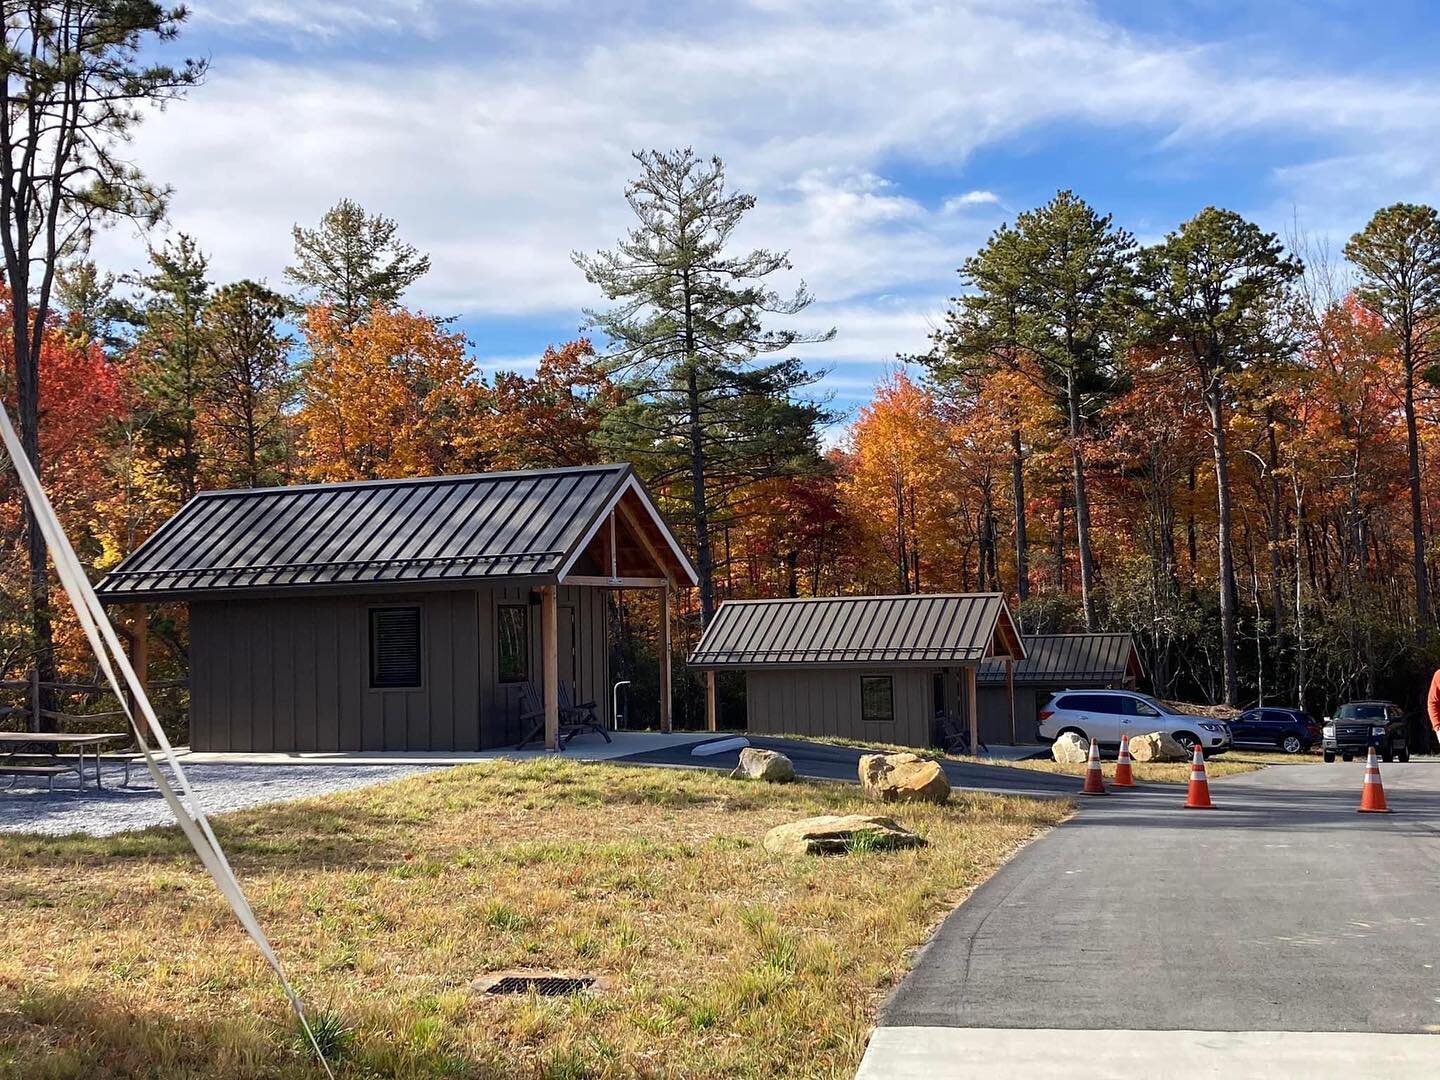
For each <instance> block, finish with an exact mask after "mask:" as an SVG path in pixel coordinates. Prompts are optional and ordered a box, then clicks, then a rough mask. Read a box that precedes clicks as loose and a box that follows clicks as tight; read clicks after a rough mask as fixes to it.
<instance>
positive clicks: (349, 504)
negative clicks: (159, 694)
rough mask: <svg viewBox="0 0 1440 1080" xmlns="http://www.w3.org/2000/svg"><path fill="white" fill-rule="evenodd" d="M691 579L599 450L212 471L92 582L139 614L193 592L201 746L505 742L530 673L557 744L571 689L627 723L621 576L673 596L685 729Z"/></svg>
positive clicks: (522, 713) (552, 743) (659, 527)
mask: <svg viewBox="0 0 1440 1080" xmlns="http://www.w3.org/2000/svg"><path fill="white" fill-rule="evenodd" d="M695 581H696V577H695V571H694V568H693V567H692V566H691V564H690V561H689V560H688V559H687V558H686V556H685V553H684V552H683V550H682V549H681V546H680V544H679V543H678V542H677V540H676V538H675V536H674V534H673V533H672V532H671V530H670V528H669V527H668V526H667V525H666V523H665V521H664V518H663V517H662V516H661V514H660V512H659V510H658V508H657V507H656V505H655V503H654V501H653V500H652V499H651V497H650V495H649V494H648V492H647V491H646V490H645V487H644V485H643V484H641V482H640V481H639V479H638V478H637V477H636V476H635V474H634V472H633V470H632V469H631V468H630V466H628V465H597V466H587V467H577V468H561V469H533V470H526V471H520V472H496V473H482V474H478V475H470V476H434V477H421V478H412V479H399V480H375V481H365V482H357V483H333V484H309V485H300V486H294V487H281V488H264V489H253V490H237V491H210V492H204V493H202V494H200V495H198V496H196V497H195V498H194V499H193V500H191V501H190V502H189V503H188V504H187V505H186V506H185V507H183V508H182V509H181V510H180V511H179V513H177V514H176V515H175V516H174V517H173V518H171V519H170V521H168V522H167V523H166V524H165V525H163V526H162V527H161V528H160V529H159V530H157V531H156V532H155V534H154V535H153V536H151V537H150V538H149V539H148V540H146V541H145V542H144V543H143V544H141V545H140V547H139V548H137V549H136V550H135V551H134V552H133V553H132V554H131V555H130V556H129V557H128V558H126V559H125V560H124V561H123V562H121V563H120V564H119V565H118V566H116V567H115V569H113V570H112V571H111V572H110V573H109V574H107V575H106V576H105V578H104V579H103V580H102V581H101V582H100V583H99V585H98V586H97V590H96V591H97V593H98V594H99V596H100V598H101V599H102V600H103V601H104V602H105V603H106V604H107V605H120V606H123V607H124V608H127V609H129V610H128V614H129V620H128V621H129V625H130V626H131V627H132V628H140V629H143V628H144V626H145V625H146V619H145V617H144V611H145V607H146V606H147V605H151V604H159V603H173V602H179V603H183V604H185V605H187V606H188V608H189V623H190V657H189V661H190V745H191V747H192V748H193V749H195V750H209V751H252V752H253V751H275V752H301V751H345V750H363V751H376V750H385V751H394V750H456V751H464V750H483V749H488V748H493V747H503V746H510V745H514V744H517V743H519V742H520V741H521V740H522V739H524V738H525V737H526V735H527V734H528V733H529V731H531V730H532V729H533V728H534V727H535V725H536V723H537V721H536V718H535V717H534V716H528V717H527V715H526V702H527V691H528V695H529V696H528V700H529V701H530V702H531V703H532V704H533V702H534V701H535V699H536V697H537V696H538V698H539V699H540V700H541V702H542V710H541V711H542V714H543V716H542V720H541V722H543V734H544V743H545V745H546V746H547V747H548V748H549V749H552V750H554V749H559V748H560V741H559V724H560V710H561V694H562V693H565V692H568V693H569V694H570V695H571V700H572V701H574V702H576V703H580V702H591V701H593V702H594V703H595V706H596V711H597V713H598V719H599V720H600V721H601V722H602V723H603V724H604V725H605V726H613V721H612V718H611V717H610V715H609V714H610V710H611V678H610V638H609V627H610V617H609V610H608V604H607V597H608V596H609V594H610V593H611V592H612V591H613V590H616V589H643V590H649V591H650V592H651V593H652V594H654V595H655V597H656V600H657V603H658V605H659V608H660V619H659V625H660V626H661V631H662V638H663V641H662V648H661V652H660V670H661V700H660V721H661V726H662V728H664V729H666V730H668V729H669V726H670V717H671V711H670V710H671V700H670V698H671V673H670V662H669V656H670V649H669V641H670V633H671V610H672V602H671V598H672V594H673V593H674V591H675V590H676V589H677V588H679V587H689V586H692V585H694V584H695ZM135 644H136V645H137V649H136V651H137V653H138V654H139V655H141V656H143V655H144V647H143V641H137V642H136V643H135ZM562 684H563V685H562ZM531 711H532V712H533V709H532V710H531Z"/></svg>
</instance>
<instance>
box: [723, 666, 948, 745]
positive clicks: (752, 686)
mask: <svg viewBox="0 0 1440 1080" xmlns="http://www.w3.org/2000/svg"><path fill="white" fill-rule="evenodd" d="M877 675H878V676H881V677H889V678H891V679H893V687H894V695H895V697H894V702H895V719H894V721H892V722H890V723H885V722H879V723H875V722H871V723H866V722H865V721H864V720H863V719H862V716H861V708H860V680H861V678H863V677H865V676H877ZM934 675H935V672H932V671H930V670H928V669H918V670H917V669H899V670H896V669H868V668H856V669H853V670H845V671H834V670H821V669H813V668H812V669H809V670H806V671H793V672H791V671H751V672H748V673H747V674H746V677H745V717H746V721H747V727H748V729H749V730H750V731H753V732H755V733H757V734H769V735H812V736H813V735H833V736H839V737H841V738H845V739H856V740H859V741H861V742H883V743H896V744H898V745H901V746H928V745H929V744H930V740H931V734H930V727H931V721H932V719H933V717H934V703H933V691H932V689H931V688H932V685H933V679H934Z"/></svg>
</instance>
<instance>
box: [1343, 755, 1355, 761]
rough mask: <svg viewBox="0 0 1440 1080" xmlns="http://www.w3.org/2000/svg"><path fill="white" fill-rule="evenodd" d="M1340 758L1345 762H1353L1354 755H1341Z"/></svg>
mask: <svg viewBox="0 0 1440 1080" xmlns="http://www.w3.org/2000/svg"><path fill="white" fill-rule="evenodd" d="M1340 756H1341V757H1342V758H1343V759H1344V760H1346V761H1354V760H1355V755H1354V754H1341V755H1340Z"/></svg>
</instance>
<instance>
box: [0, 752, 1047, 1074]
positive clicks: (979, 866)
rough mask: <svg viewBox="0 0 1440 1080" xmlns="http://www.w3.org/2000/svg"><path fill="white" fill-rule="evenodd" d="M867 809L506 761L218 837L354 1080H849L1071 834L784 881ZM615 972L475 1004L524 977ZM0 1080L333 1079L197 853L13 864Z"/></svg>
mask: <svg viewBox="0 0 1440 1080" xmlns="http://www.w3.org/2000/svg"><path fill="white" fill-rule="evenodd" d="M867 805H868V804H865V803H863V802H862V801H861V799H860V797H859V794H858V791H857V789H856V788H854V787H852V786H848V785H840V784H825V783H814V784H808V783H799V784H792V785H785V786H771V785H760V784H744V783H740V782H737V781H731V780H728V779H726V778H724V777H723V776H719V775H716V774H712V773H708V772H698V771H697V772H689V771H672V770H661V769H638V768H620V767H616V766H609V765H584V764H578V763H569V762H558V761H534V762H526V763H523V764H511V763H489V764H484V765H475V766H467V767H463V768H456V769H450V770H446V771H443V772H437V773H433V774H429V775H425V776H420V777H413V778H410V779H406V780H402V781H397V782H395V783H391V784H386V785H383V786H378V787H373V788H368V789H364V790H361V791H355V792H349V793H346V794H343V795H337V796H331V797H328V798H325V799H317V800H310V801H305V802H297V803H289V804H284V805H279V806H273V807H269V808H264V809H258V810H252V811H245V812H242V813H238V814H233V815H229V816H227V817H225V818H223V819H221V820H220V821H219V822H218V824H217V832H218V833H219V835H220V838H221V840H222V842H223V843H224V844H225V846H226V848H227V850H228V852H229V854H230V856H231V859H232V861H233V863H234V865H235V869H236V871H237V873H238V874H239V876H240V878H241V880H242V881H243V882H244V884H245V886H246V888H247V890H248V892H249V895H250V897H251V899H252V901H253V902H254V904H255V907H256V909H257V911H258V913H259V915H260V918H261V921H262V922H263V923H264V925H265V926H266V927H267V929H268V930H269V932H270V934H271V936H272V938H273V939H274V941H275V944H276V946H277V948H278V950H279V952H280V954H281V956H282V957H283V958H284V960H285V962H286V963H287V965H288V967H289V971H290V974H291V977H292V979H293V980H294V982H295V983H296V985H297V986H298V987H299V989H300V991H301V994H302V996H303V997H304V998H305V999H306V1001H307V1002H308V1003H309V1004H310V1007H311V1009H312V1011H313V1012H314V1013H315V1014H316V1015H317V1016H321V1017H323V1018H325V1019H326V1020H327V1022H329V1023H331V1024H333V1025H334V1026H336V1027H338V1028H340V1029H342V1031H341V1034H340V1035H339V1036H338V1037H337V1041H338V1042H340V1043H342V1044H343V1045H344V1047H345V1049H344V1053H343V1054H342V1055H341V1060H340V1069H339V1072H340V1074H341V1075H343V1076H348V1077H379V1076H387V1077H388V1076H399V1077H435V1076H453V1077H462V1076H463V1077H514V1076H521V1077H525V1076H533V1077H544V1078H547V1080H561V1078H579V1077H618V1076H649V1077H662V1076H663V1077H671V1076H676V1077H736V1076H745V1077H782V1076H784V1077H792V1076H813V1077H831V1076H834V1077H839V1076H849V1075H851V1074H852V1073H853V1070H854V1068H855V1066H856V1063H857V1061H858V1059H859V1057H860V1054H861V1052H862V1049H863V1044H864V1039H865V1034H866V1031H867V1028H868V1026H869V1025H870V1024H871V1022H872V1021H873V1017H874V1011H875V1008H876V1005H877V1003H878V1001H879V999H880V997H881V996H882V995H883V994H884V993H885V992H886V991H887V989H888V988H890V987H891V986H892V985H893V984H894V983H895V981H896V980H897V979H898V978H899V977H900V975H901V974H902V973H903V971H904V968H905V965H906V953H907V950H909V949H911V948H912V947H914V946H916V945H918V944H919V943H920V942H921V941H922V940H923V939H924V938H925V937H926V935H927V934H928V932H929V930H930V929H931V927H932V926H933V925H934V923H935V922H936V921H937V920H938V919H939V918H940V917H941V915H942V914H943V913H944V912H946V911H947V910H948V909H950V908H951V907H952V906H953V905H955V904H956V903H957V902H959V901H960V900H961V899H962V898H963V897H964V896H965V895H966V893H967V892H968V891H969V890H970V889H972V888H973V887H974V886H975V885H976V884H978V883H979V882H980V881H982V880H984V879H985V878H986V877H987V876H989V875H990V874H991V873H992V872H993V871H994V870H995V868H996V867H997V866H998V865H999V864H1000V863H1001V862H1002V861H1003V860H1004V859H1005V858H1006V857H1008V855H1009V854H1010V853H1011V852H1013V851H1014V850H1015V848H1016V847H1017V846H1019V845H1020V844H1022V843H1024V842H1025V841H1026V840H1027V839H1029V838H1030V837H1032V836H1033V835H1035V833H1036V832H1037V831H1038V830H1041V829H1043V828H1045V827H1047V826H1049V825H1051V824H1053V823H1055V822H1056V821H1058V820H1060V819H1061V818H1062V817H1064V816H1065V815H1066V814H1067V813H1068V812H1069V809H1070V807H1069V805H1068V804H1066V803H1061V802H1054V801H1039V800H1027V799H1019V798H1001V797H990V796H976V795H958V796H957V797H956V799H955V800H954V802H952V803H951V804H950V805H949V806H946V807H943V808H941V807H914V808H911V807H906V808H904V809H900V810H898V811H896V816H898V817H899V818H900V819H901V821H902V822H904V823H905V824H906V825H908V826H910V827H911V828H914V829H916V830H918V831H919V832H921V833H923V834H924V835H925V836H926V837H927V838H928V839H929V841H930V842H929V845H928V846H926V847H924V848H920V849H917V850H913V851H900V852H854V853H851V854H848V855H845V856H839V857H833V858H807V859H803V860H800V861H797V862H785V861H782V860H779V859H776V858H773V857H771V856H769V855H768V854H766V853H765V852H764V851H763V849H761V848H760V846H759V840H760V838H761V837H762V836H763V834H764V832H765V830H766V829H768V828H769V827H770V826H772V825H775V824H778V823H780V822H782V821H786V820H790V819H792V818H796V817H800V816H805V815H809V814H816V813H826V812H848V811H854V810H859V809H862V808H864V807H865V806H867ZM512 967H524V968H550V969H562V970H569V971H588V972H594V973H598V974H602V975H604V976H606V977H608V979H609V980H610V982H611V987H612V988H611V989H610V990H608V991H606V992H603V993H599V994H596V995H594V996H588V997H578V998H569V999H541V998H535V997H521V998H482V997H477V996H476V995H474V994H473V993H472V992H471V991H470V990H469V988H468V987H469V984H470V982H471V981H472V980H473V979H475V978H476V977H477V976H480V975H482V974H485V973H487V972H492V971H496V970H500V969H505V968H512ZM0 1075H6V1076H15V1077H21V1076H23V1077H27V1078H31V1077H35V1078H61V1077H82V1076H83V1077H139V1076H145V1077H152V1076H154V1077H166V1078H172V1077H226V1078H231V1077H240V1078H243V1077H302V1076H303V1077H310V1076H314V1075H317V1073H316V1070H315V1069H314V1068H313V1066H312V1065H311V1064H310V1063H309V1062H308V1061H307V1059H306V1057H305V1055H304V1053H303V1052H302V1050H301V1049H300V1048H299V1046H298V1045H297V1043H296V1040H295V1036H294V1029H293V1025H292V1024H291V1021H290V1019H289V1016H288V1013H287V1010H286V1007H285V1005H284V1004H283V1002H282V1000H281V998H280V996H279V994H278V992H277V990H276V988H275V985H274V982H273V979H272V978H271V976H270V975H269V973H268V972H267V970H266V969H265V968H264V967H263V965H262V963H261V961H260V959H259V958H258V956H257V955H256V953H255V951H254V949H253V948H252V946H251V945H250V944H249V942H248V941H247V940H246V939H245V937H244V936H243V934H242V933H241V931H240V930H239V929H238V927H237V926H236V925H235V923H234V921H233V919H232V918H231V916H230V915H229V913H228V912H227V910H226V909H225V907H224V905H223V904H222V902H221V901H220V900H219V898H218V897H217V895H216V894H215V890H214V889H213V887H212V886H211V885H210V883H209V881H208V880H207V879H206V877H205V876H204V874H203V872H202V871H200V870H199V869H198V867H197V864H196V860H195V858H194V856H193V855H192V854H191V853H190V851H189V849H188V847H187V846H186V844H185V841H184V840H183V838H182V837H181V836H180V834H179V833H178V830H175V829H173V828H172V829H155V830H150V831H148V832H146V833H141V834H131V835H128V836H121V837H113V838H108V839H91V838H83V837H80V838H65V839H45V838H26V837H13V836H12V837H7V838H3V839H0Z"/></svg>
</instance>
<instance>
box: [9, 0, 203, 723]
mask: <svg viewBox="0 0 1440 1080" xmlns="http://www.w3.org/2000/svg"><path fill="white" fill-rule="evenodd" d="M185 18H186V11H185V9H184V8H183V7H174V8H169V7H165V6H163V5H162V4H159V3H154V2H151V0H54V2H51V3H44V4H41V3H27V4H14V3H7V4H6V5H5V44H4V48H3V50H0V68H3V73H4V79H3V80H0V247H3V249H4V257H5V266H4V272H5V282H6V285H7V286H8V288H9V290H10V296H11V304H10V312H9V314H10V351H11V356H12V357H13V358H14V364H15V392H16V393H15V396H16V399H17V404H18V406H19V408H18V412H19V420H20V441H21V444H22V446H23V447H24V450H25V456H26V457H28V458H29V459H30V463H31V464H32V465H33V466H34V467H35V471H36V472H37V473H39V474H41V475H42V476H43V464H44V463H43V462H42V461H41V456H40V401H41V397H42V393H41V387H40V368H41V363H40V352H41V348H42V346H43V344H44V340H45V335H46V333H47V332H48V330H49V327H50V318H51V304H52V301H53V299H54V289H55V278H56V274H57V273H58V271H59V268H60V263H61V260H63V259H66V258H70V257H73V256H74V255H76V254H77V253H83V252H84V251H85V250H86V248H87V246H88V243H89V240H90V237H91V235H92V234H93V232H94V230H95V229H96V228H97V227H99V226H100V225H103V224H105V223H106V222H107V221H114V220H116V219H128V220H132V221H137V222H143V223H149V222H154V221H157V220H158V219H159V218H160V216H161V215H162V214H163V213H164V209H165V196H166V192H165V191H164V190H162V189H160V188H156V187H155V186H153V185H152V184H150V183H149V182H148V181H147V180H146V179H145V177H144V175H143V174H142V173H141V172H140V171H139V170H138V169H136V168H135V166H133V165H131V164H130V163H129V162H128V161H126V160H125V157H124V156H123V154H121V153H119V149H120V147H121V146H123V144H124V143H125V142H127V141H128V140H129V138H130V135H131V132H132V131H133V130H134V128H135V125H136V124H138V123H139V122H140V119H141V117H142V116H143V115H144V113H145V111H146V106H149V105H153V104H155V103H159V102H164V101H168V100H172V99H175V98H178V97H180V96H181V95H182V94H183V93H184V92H185V90H186V89H188V88H189V87H191V86H194V85H195V84H196V83H198V82H199V81H200V80H201V79H202V78H203V77H204V74H205V63H204V62H203V61H191V60H187V61H185V62H184V63H182V64H181V65H180V66H178V67H172V66H169V65H165V64H156V63H152V62H150V61H149V59H148V58H145V59H142V53H143V52H144V51H145V47H146V45H147V44H148V43H149V42H152V41H156V40H162V41H163V40H170V39H172V38H174V37H175V36H176V34H178V33H179V30H180V24H181V23H182V22H183V21H184V20H185ZM25 531H26V558H27V561H28V563H29V571H30V578H29V585H30V612H31V617H30V632H31V638H32V642H33V647H34V651H35V657H36V671H37V673H38V675H39V677H40V679H41V681H42V682H53V681H54V678H55V660H54V631H53V628H52V625H51V617H50V578H49V566H48V564H47V562H46V551H45V540H44V537H43V536H41V534H40V529H39V527H38V525H37V524H36V522H35V519H34V514H33V512H32V511H31V509H30V507H29V505H28V504H26V506H25ZM41 704H42V706H45V707H48V706H49V705H50V704H51V701H50V694H49V693H48V692H46V693H44V694H42V701H41ZM32 722H35V723H38V722H39V718H38V717H36V718H32Z"/></svg>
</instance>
